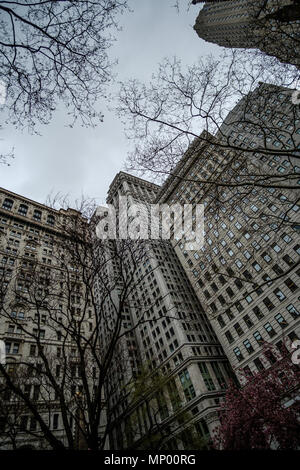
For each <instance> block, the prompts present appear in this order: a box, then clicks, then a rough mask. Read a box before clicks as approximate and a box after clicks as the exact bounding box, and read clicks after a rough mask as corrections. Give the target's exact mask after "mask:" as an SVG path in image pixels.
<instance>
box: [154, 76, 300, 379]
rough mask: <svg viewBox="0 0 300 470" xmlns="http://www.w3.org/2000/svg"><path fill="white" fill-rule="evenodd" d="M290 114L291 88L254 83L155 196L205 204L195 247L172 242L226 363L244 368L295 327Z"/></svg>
mask: <svg viewBox="0 0 300 470" xmlns="http://www.w3.org/2000/svg"><path fill="white" fill-rule="evenodd" d="M249 102H251V103H252V105H251V106H250V105H249ZM266 103H267V105H266ZM260 108H261V109H260ZM259 109H260V112H262V114H261V116H265V119H266V125H264V123H263V122H262V121H261V120H260V119H258V120H256V115H257V112H258V110H259ZM295 113H296V114H295ZM298 113H299V112H298V108H297V109H296V107H295V105H293V103H292V101H291V90H286V89H279V88H278V89H275V88H274V87H272V86H269V85H266V84H261V85H260V86H259V87H258V88H257V89H256V90H255V91H254V92H253V93H252V94H251V96H249V97H247V99H243V100H241V101H240V102H239V103H238V104H237V105H236V107H235V108H234V109H233V110H232V111H231V112H230V113H229V115H228V116H227V118H226V119H225V121H224V123H223V125H222V127H221V129H220V132H219V133H218V135H217V136H216V137H215V141H214V137H213V136H211V143H207V142H205V141H203V140H199V142H198V143H197V141H195V143H194V145H193V146H192V147H191V149H189V151H188V152H187V153H186V155H185V156H184V157H183V159H182V161H181V162H179V164H178V166H177V168H176V169H174V171H173V174H172V175H171V176H170V177H169V178H168V179H167V181H166V182H165V184H164V185H163V187H162V189H161V191H160V193H159V194H158V197H157V202H164V203H166V202H168V203H172V204H173V203H176V202H180V204H184V203H193V204H197V203H202V204H204V205H205V237H204V238H205V244H204V246H203V247H202V249H201V250H194V251H192V250H190V251H187V250H186V249H185V244H184V241H178V242H177V241H176V240H173V245H174V246H175V250H176V252H177V253H178V256H179V258H180V259H181V262H182V265H183V266H184V268H185V271H186V273H187V275H188V276H189V278H190V280H191V282H192V283H193V286H194V289H195V291H196V292H197V295H198V298H199V300H200V302H201V304H202V306H203V308H204V309H205V310H206V311H207V313H208V317H209V318H210V321H211V324H212V326H213V328H214V331H215V332H216V334H217V336H218V339H219V341H220V342H221V344H222V346H223V348H224V351H225V353H226V355H227V357H228V359H229V360H230V363H231V365H232V366H233V368H234V369H235V370H237V369H239V368H241V369H244V371H245V372H247V373H253V372H255V371H257V370H262V369H264V368H267V367H269V366H270V364H273V362H275V361H276V358H278V357H279V356H280V352H282V348H283V347H285V346H284V345H286V346H287V347H288V348H289V349H291V343H292V341H293V340H295V339H297V338H299V336H300V320H299V316H300V312H299V307H298V304H299V287H298V283H299V275H300V271H299V255H300V246H299V239H298V237H299V235H298V233H299V216H298V214H299V205H298V204H297V201H298V196H299V190H297V183H298V184H299V176H298V173H299V171H300V168H299V166H298V158H299V156H298V154H299V152H298V151H297V150H294V149H297V148H299V142H300V139H299V137H300V127H299V126H300V120H299V116H298ZM268 122H269V124H268ZM278 126H279V129H280V137H279V134H278ZM268 129H270V132H269V131H268ZM276 129H277V130H276ZM262 130H263V132H262ZM264 132H266V135H264ZM273 132H274V135H273ZM276 136H277V137H276ZM265 138H266V140H265ZM279 138H280V140H278V139H279ZM214 142H215V144H214ZM218 143H227V144H228V148H227V149H226V146H225V147H224V146H222V145H220V146H218ZM252 144H253V145H252ZM292 144H293V145H292ZM230 145H232V146H233V147H234V146H235V145H236V146H237V147H239V148H240V151H239V152H237V151H233V150H232V148H231V147H230ZM243 147H244V148H245V149H248V151H247V152H246V151H245V153H244V155H243V151H242V149H243ZM290 148H293V150H289V149H290ZM249 149H250V150H249ZM251 149H253V152H251ZM254 149H255V150H254ZM259 149H261V151H259ZM206 181H207V183H206ZM267 343H269V344H272V345H273V346H272V347H271V348H270V350H269V352H268V353H267V354H268V359H267V358H266V357H265V354H264V351H263V345H264V344H265V345H266V344H267Z"/></svg>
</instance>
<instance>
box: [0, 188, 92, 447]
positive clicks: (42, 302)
mask: <svg viewBox="0 0 300 470" xmlns="http://www.w3.org/2000/svg"><path fill="white" fill-rule="evenodd" d="M84 225H86V221H85V219H84V218H82V217H81V214H80V213H79V212H77V211H76V210H74V209H67V210H64V209H60V210H55V209H53V208H51V207H48V206H46V205H43V204H40V203H38V202H35V201H32V200H31V199H28V198H26V197H24V196H20V195H18V194H15V193H13V192H11V191H7V190H5V189H3V188H1V189H0V231H1V232H0V233H1V241H0V294H1V314H0V339H1V340H2V341H4V342H5V345H6V366H5V368H6V370H7V372H8V374H9V376H10V377H11V380H12V381H16V382H15V383H16V384H17V385H18V387H20V390H21V393H23V394H24V396H25V397H27V398H28V400H29V401H30V403H32V404H33V405H34V408H36V409H38V410H39V415H40V417H41V419H42V420H43V421H44V423H45V425H46V427H48V428H49V433H51V434H52V435H53V440H55V439H57V440H60V441H62V442H64V443H66V432H67V431H66V428H67V427H68V428H69V431H70V432H71V437H70V439H72V438H73V441H74V447H76V448H78V447H79V448H80V447H81V446H82V442H83V441H82V434H81V432H80V421H81V417H80V413H81V411H80V409H81V403H80V397H81V390H80V387H81V385H80V381H79V380H77V379H76V371H77V369H76V368H78V367H79V364H80V361H79V358H78V351H79V348H78V347H77V346H76V344H75V340H76V339H78V335H77V334H76V328H77V327H78V328H79V324H80V328H81V331H82V334H83V333H84V334H85V337H86V338H88V337H89V334H90V333H89V331H91V330H92V331H93V329H94V328H95V316H94V314H93V307H92V306H89V300H87V299H88V298H90V297H89V295H90V293H89V292H88V291H87V288H86V283H84V282H83V277H82V273H81V271H80V266H77V265H76V262H75V258H74V257H72V254H71V251H72V250H71V247H72V246H75V245H74V244H73V245H72V243H73V242H72V240H71V237H72V233H73V235H74V233H75V232H76V230H77V229H78V233H80V228H81V229H83V226H84ZM70 227H72V230H71V231H69V228H70ZM76 227H77V228H76ZM73 228H74V230H75V232H74V231H73ZM81 233H82V232H81ZM86 296H87V297H86ZM42 355H43V356H42ZM93 366H94V364H92V363H88V362H86V377H87V380H88V381H89V380H90V381H91V383H90V387H92V386H93V383H92V380H91V376H89V375H88V374H89V372H88V369H89V367H90V368H91V369H92V368H93ZM47 368H49V369H47ZM77 383H78V384H77ZM0 394H1V406H0V423H1V427H0V441H1V448H3V446H4V448H5V447H8V448H11V446H15V448H18V447H20V446H24V445H26V446H31V447H33V448H36V449H43V448H49V447H50V445H49V442H48V444H47V441H46V440H45V438H44V433H45V430H44V429H43V428H42V423H41V422H39V420H38V417H37V416H35V415H34V413H33V410H32V409H31V408H30V404H28V403H26V402H25V401H24V400H23V399H22V397H20V396H19V395H18V394H15V393H11V392H10V390H9V389H6V388H5V381H3V380H2V379H1V380H0ZM72 436H73V437H72ZM47 446H48V447H47Z"/></svg>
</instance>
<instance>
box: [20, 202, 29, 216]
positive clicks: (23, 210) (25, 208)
mask: <svg viewBox="0 0 300 470" xmlns="http://www.w3.org/2000/svg"><path fill="white" fill-rule="evenodd" d="M27 211H28V206H26V205H25V204H20V205H19V210H18V213H19V214H21V215H27Z"/></svg>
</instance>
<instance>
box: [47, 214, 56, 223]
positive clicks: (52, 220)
mask: <svg viewBox="0 0 300 470" xmlns="http://www.w3.org/2000/svg"><path fill="white" fill-rule="evenodd" d="M54 222H55V218H54V215H52V214H48V217H47V224H49V225H54Z"/></svg>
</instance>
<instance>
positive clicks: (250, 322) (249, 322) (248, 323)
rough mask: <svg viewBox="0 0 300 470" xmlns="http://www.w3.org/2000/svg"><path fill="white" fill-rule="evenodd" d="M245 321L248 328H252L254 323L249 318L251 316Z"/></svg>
mask: <svg viewBox="0 0 300 470" xmlns="http://www.w3.org/2000/svg"><path fill="white" fill-rule="evenodd" d="M243 320H244V322H245V323H246V325H247V326H248V328H251V327H252V326H253V321H252V320H251V318H250V317H249V315H245V316H244V317H243Z"/></svg>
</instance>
